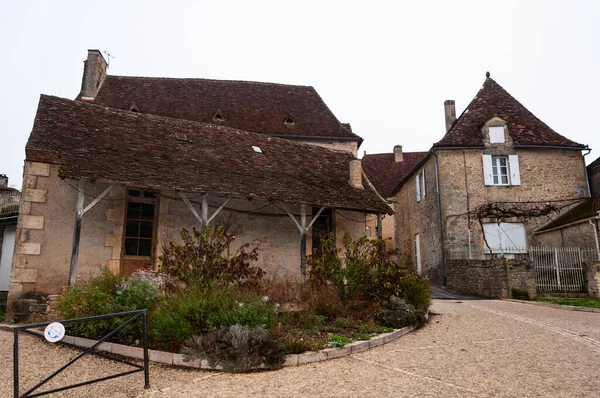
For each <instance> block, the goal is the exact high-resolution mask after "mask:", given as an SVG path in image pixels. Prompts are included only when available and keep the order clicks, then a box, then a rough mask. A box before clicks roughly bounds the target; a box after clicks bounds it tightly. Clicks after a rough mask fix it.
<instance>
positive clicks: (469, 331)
mask: <svg viewBox="0 0 600 398" xmlns="http://www.w3.org/2000/svg"><path fill="white" fill-rule="evenodd" d="M432 311H433V312H435V313H437V314H439V315H434V316H433V317H432V319H431V322H430V323H429V325H427V326H426V327H425V328H422V329H420V330H418V331H416V332H413V333H411V334H409V335H406V336H403V337H402V338H400V339H399V340H397V341H395V342H392V343H390V344H387V345H385V346H381V347H377V348H375V349H372V350H370V351H366V352H363V353H360V354H356V355H354V356H351V357H346V358H340V359H336V360H333V361H327V362H321V363H317V364H310V365H305V366H299V367H293V368H285V369H283V370H280V371H275V372H261V373H252V374H238V375H232V374H223V373H217V372H208V371H198V370H185V369H175V368H169V367H162V366H159V365H154V364H153V365H151V375H150V377H151V380H150V381H151V385H152V388H151V389H150V390H144V388H143V376H142V374H141V373H140V374H135V375H131V376H125V377H123V378H120V379H115V380H110V381H107V382H102V383H99V384H95V385H92V386H88V387H84V388H79V389H75V390H72V391H70V392H63V393H59V394H55V395H54V396H60V397H96V396H106V397H108V396H110V398H117V397H138V396H139V397H156V398H162V397H305V396H306V397H309V396H318V397H354V396H357V397H358V396H361V397H414V396H419V397H519V398H522V397H600V314H598V313H587V312H574V311H564V310H558V309H554V308H543V307H538V306H531V305H527V304H520V303H514V302H505V301H495V300H468V301H467V300H465V301H460V300H435V301H434V305H433V307H432ZM23 341H24V342H25V343H24V344H23V347H26V348H23V355H22V358H21V372H22V374H23V376H24V379H23V381H22V382H21V383H22V385H23V384H26V385H31V384H32V383H34V382H35V380H37V379H40V378H41V377H43V374H46V373H48V372H49V371H51V369H53V368H55V367H57V366H58V365H60V364H62V363H63V362H64V361H66V360H67V359H68V358H71V357H73V356H74V355H75V354H76V353H75V351H73V350H70V349H66V348H62V347H58V346H54V345H52V346H50V344H46V343H43V342H40V341H39V340H36V339H34V338H28V337H24V339H23ZM0 354H1V356H2V357H3V358H5V363H6V366H3V367H2V368H0V386H1V390H0V391H1V392H2V393H1V394H0V395H1V396H2V397H10V396H12V395H11V393H12V366H10V362H11V358H12V335H11V334H10V333H8V332H3V331H0ZM80 362H81V363H78V364H77V365H76V366H77V368H75V369H73V370H72V371H70V372H69V373H68V374H67V375H65V376H64V378H63V379H62V380H57V381H56V382H52V383H53V386H58V385H60V383H64V382H66V380H67V379H69V380H71V381H73V380H76V381H81V380H84V379H86V378H87V379H89V378H91V377H98V376H100V375H105V374H109V372H114V371H117V370H120V369H125V368H124V367H121V366H120V365H116V366H115V365H114V364H113V363H112V362H108V361H104V360H99V359H96V358H88V357H85V358H84V359H82V360H81V361H80ZM99 373H100V374H99ZM34 376H35V377H34Z"/></svg>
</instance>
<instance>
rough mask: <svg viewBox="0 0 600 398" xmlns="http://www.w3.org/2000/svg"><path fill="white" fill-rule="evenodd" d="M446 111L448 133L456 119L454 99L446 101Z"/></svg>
mask: <svg viewBox="0 0 600 398" xmlns="http://www.w3.org/2000/svg"><path fill="white" fill-rule="evenodd" d="M444 113H445V115H446V133H447V132H448V131H450V127H452V124H453V123H454V122H455V121H456V108H455V106H454V100H446V101H444Z"/></svg>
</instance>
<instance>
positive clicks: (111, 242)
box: [104, 235, 121, 247]
mask: <svg viewBox="0 0 600 398" xmlns="http://www.w3.org/2000/svg"><path fill="white" fill-rule="evenodd" d="M119 241H120V239H119V237H118V236H117V235H106V239H105V240H104V246H107V247H109V246H121V242H119Z"/></svg>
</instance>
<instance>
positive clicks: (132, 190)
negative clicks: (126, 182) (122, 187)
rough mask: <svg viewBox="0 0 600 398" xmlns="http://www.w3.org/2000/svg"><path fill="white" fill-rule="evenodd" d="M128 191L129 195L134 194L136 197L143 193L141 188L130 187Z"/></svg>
mask: <svg viewBox="0 0 600 398" xmlns="http://www.w3.org/2000/svg"><path fill="white" fill-rule="evenodd" d="M127 193H128V194H129V196H134V197H136V198H139V197H140V195H141V192H140V190H139V189H129V190H128V191H127Z"/></svg>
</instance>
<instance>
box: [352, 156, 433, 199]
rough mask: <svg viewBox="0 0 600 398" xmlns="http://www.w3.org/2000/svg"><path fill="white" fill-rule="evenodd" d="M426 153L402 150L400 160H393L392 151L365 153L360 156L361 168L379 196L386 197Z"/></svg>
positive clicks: (392, 192) (390, 194) (391, 193)
mask: <svg viewBox="0 0 600 398" xmlns="http://www.w3.org/2000/svg"><path fill="white" fill-rule="evenodd" d="M427 153H428V152H404V153H403V160H402V162H395V161H394V154H393V153H377V154H373V155H365V156H363V158H362V165H363V170H364V171H365V174H366V175H367V177H368V178H369V181H371V183H372V184H373V185H374V186H375V188H376V189H377V191H378V192H379V193H380V194H381V196H383V197H384V198H388V197H390V196H392V195H393V194H394V191H395V188H396V187H397V186H398V184H399V183H400V182H401V181H403V180H404V179H405V178H406V177H407V176H408V175H409V174H410V172H411V171H412V170H413V169H414V168H415V166H416V165H417V164H419V162H420V161H421V160H423V159H424V158H425V156H426V155H427Z"/></svg>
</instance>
